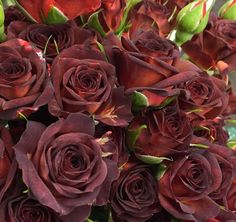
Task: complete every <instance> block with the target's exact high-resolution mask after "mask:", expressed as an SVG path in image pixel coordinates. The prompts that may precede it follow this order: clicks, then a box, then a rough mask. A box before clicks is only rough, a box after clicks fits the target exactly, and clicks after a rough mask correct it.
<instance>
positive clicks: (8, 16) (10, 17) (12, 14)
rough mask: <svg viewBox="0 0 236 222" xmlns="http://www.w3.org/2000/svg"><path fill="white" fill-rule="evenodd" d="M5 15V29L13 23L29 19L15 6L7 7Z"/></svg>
mask: <svg viewBox="0 0 236 222" xmlns="http://www.w3.org/2000/svg"><path fill="white" fill-rule="evenodd" d="M4 13H5V20H4V26H5V29H6V28H7V27H8V26H9V25H10V23H11V22H13V21H27V18H26V17H25V15H24V14H23V13H22V12H21V11H20V10H19V9H17V8H16V7H14V6H10V7H7V8H6V9H5V10H4Z"/></svg>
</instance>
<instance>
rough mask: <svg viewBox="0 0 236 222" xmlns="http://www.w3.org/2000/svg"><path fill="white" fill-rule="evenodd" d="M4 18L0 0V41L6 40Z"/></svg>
mask: <svg viewBox="0 0 236 222" xmlns="http://www.w3.org/2000/svg"><path fill="white" fill-rule="evenodd" d="M4 20H5V15H4V8H3V4H2V1H1V0H0V42H4V41H5V40H6V34H5V32H4V31H5V30H4Z"/></svg>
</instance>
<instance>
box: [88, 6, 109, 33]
mask: <svg viewBox="0 0 236 222" xmlns="http://www.w3.org/2000/svg"><path fill="white" fill-rule="evenodd" d="M101 11H102V10H99V11H97V12H94V13H93V14H92V15H90V17H89V19H88V22H87V24H88V26H89V27H91V28H94V29H96V30H97V31H98V32H99V33H100V34H101V35H102V37H105V36H106V32H105V31H104V30H103V27H102V25H101V23H100V21H99V19H98V15H99V13H100V12H101Z"/></svg>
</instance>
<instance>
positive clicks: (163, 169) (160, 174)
mask: <svg viewBox="0 0 236 222" xmlns="http://www.w3.org/2000/svg"><path fill="white" fill-rule="evenodd" d="M166 171H167V166H166V165H165V164H163V163H161V164H159V165H158V167H157V173H156V178H157V179H158V180H160V179H161V178H162V177H163V176H164V174H165V172H166Z"/></svg>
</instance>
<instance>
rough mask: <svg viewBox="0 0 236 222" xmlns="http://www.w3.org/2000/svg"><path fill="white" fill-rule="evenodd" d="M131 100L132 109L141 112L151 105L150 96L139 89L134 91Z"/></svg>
mask: <svg viewBox="0 0 236 222" xmlns="http://www.w3.org/2000/svg"><path fill="white" fill-rule="evenodd" d="M131 101H132V111H133V112H139V111H141V110H142V109H143V108H145V107H147V106H148V105H149V104H148V98H147V97H146V96H145V95H144V94H142V93H140V92H138V91H134V92H133V93H132V95H131Z"/></svg>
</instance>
